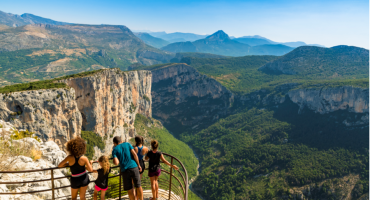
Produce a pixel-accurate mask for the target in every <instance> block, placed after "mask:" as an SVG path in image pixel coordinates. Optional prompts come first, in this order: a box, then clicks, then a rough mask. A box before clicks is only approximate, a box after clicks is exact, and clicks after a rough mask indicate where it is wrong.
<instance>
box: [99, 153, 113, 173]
mask: <svg viewBox="0 0 370 200" xmlns="http://www.w3.org/2000/svg"><path fill="white" fill-rule="evenodd" d="M98 161H99V162H101V163H102V167H103V170H104V174H107V173H109V169H110V164H109V159H108V156H100V158H99V160H98Z"/></svg>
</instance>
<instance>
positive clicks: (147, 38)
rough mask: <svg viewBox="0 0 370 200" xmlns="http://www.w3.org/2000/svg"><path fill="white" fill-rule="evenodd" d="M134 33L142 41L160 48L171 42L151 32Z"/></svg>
mask: <svg viewBox="0 0 370 200" xmlns="http://www.w3.org/2000/svg"><path fill="white" fill-rule="evenodd" d="M134 34H135V35H136V36H137V37H138V38H140V39H141V40H142V41H144V42H145V44H147V45H150V46H152V47H155V48H158V49H159V48H162V47H164V46H166V45H168V44H170V42H168V41H166V40H163V39H161V38H157V37H153V36H151V35H150V34H149V33H134Z"/></svg>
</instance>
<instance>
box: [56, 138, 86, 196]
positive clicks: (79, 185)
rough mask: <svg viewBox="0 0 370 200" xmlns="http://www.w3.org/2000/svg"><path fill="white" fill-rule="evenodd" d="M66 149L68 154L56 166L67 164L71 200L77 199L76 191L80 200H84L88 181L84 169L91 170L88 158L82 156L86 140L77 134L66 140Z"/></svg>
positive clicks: (65, 165) (84, 151)
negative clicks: (69, 171)
mask: <svg viewBox="0 0 370 200" xmlns="http://www.w3.org/2000/svg"><path fill="white" fill-rule="evenodd" d="M66 149H67V152H68V153H69V155H68V156H67V157H66V158H65V159H64V160H63V161H62V162H61V163H59V165H58V167H67V166H69V168H70V170H71V173H72V177H71V194H72V200H77V193H78V191H80V192H79V193H80V200H85V199H86V198H85V194H86V190H87V186H88V185H89V183H90V179H89V176H88V174H87V172H86V170H87V171H89V172H93V168H92V166H91V164H90V162H89V159H88V158H87V157H86V156H84V154H85V153H86V142H85V140H84V139H82V138H81V137H78V136H77V137H75V138H73V139H71V140H70V141H68V142H67V144H66Z"/></svg>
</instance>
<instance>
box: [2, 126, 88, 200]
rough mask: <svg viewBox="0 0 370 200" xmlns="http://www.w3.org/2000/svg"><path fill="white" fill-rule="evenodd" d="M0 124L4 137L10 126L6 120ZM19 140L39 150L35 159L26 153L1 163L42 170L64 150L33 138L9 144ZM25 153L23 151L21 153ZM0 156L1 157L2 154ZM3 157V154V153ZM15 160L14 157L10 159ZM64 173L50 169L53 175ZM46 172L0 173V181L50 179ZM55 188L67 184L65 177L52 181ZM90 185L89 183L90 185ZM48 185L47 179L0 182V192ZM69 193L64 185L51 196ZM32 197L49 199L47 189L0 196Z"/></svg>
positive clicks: (12, 198)
mask: <svg viewBox="0 0 370 200" xmlns="http://www.w3.org/2000/svg"><path fill="white" fill-rule="evenodd" d="M0 124H1V127H2V128H0V134H1V136H2V137H8V136H9V135H10V134H12V130H13V129H14V126H13V125H12V124H11V123H9V122H4V121H2V120H0ZM19 143H22V144H26V145H28V146H31V147H32V148H30V149H29V150H32V151H38V152H39V153H40V157H39V158H35V157H34V158H32V156H31V155H30V154H32V151H30V154H27V155H19V156H17V157H15V158H13V157H12V158H8V159H7V160H2V161H1V164H5V163H4V162H12V163H13V164H12V168H11V170H18V171H19V170H21V171H23V170H35V169H43V168H44V169H45V168H53V167H56V166H57V165H58V164H59V163H60V161H62V160H63V159H64V158H65V157H66V153H65V152H64V151H62V150H60V149H59V147H58V145H57V144H56V143H55V142H53V141H48V142H42V141H41V142H39V141H37V140H35V139H34V138H24V139H20V140H13V141H12V142H11V145H18V144H19ZM25 153H26V152H25ZM2 158H4V156H3V155H2ZM5 158H6V156H5ZM14 159H15V160H14ZM66 174H67V170H66V169H57V170H54V178H57V177H63V176H65V175H66ZM50 178H51V176H50V171H39V172H32V173H15V174H10V173H7V174H1V175H0V182H22V181H34V180H41V179H50ZM54 184H55V187H62V186H68V185H70V182H69V180H68V179H67V178H65V179H58V180H55V181H54ZM91 187H92V184H91V186H90V188H91ZM50 188H51V182H50V181H43V182H36V183H25V184H0V193H6V192H32V191H39V190H46V189H50ZM67 195H70V189H69V188H68V187H67V188H64V189H60V190H56V191H55V197H62V196H67ZM34 199H51V191H48V192H41V193H35V194H26V195H0V200H34Z"/></svg>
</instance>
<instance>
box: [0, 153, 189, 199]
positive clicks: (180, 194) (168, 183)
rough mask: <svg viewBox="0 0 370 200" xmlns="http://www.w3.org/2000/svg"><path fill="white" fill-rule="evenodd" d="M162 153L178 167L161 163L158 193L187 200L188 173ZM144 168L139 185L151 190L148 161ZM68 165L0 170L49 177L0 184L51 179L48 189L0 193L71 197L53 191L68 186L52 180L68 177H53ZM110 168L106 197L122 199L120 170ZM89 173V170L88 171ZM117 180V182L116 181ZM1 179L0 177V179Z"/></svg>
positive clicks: (124, 193) (57, 197)
mask: <svg viewBox="0 0 370 200" xmlns="http://www.w3.org/2000/svg"><path fill="white" fill-rule="evenodd" d="M163 155H164V156H165V157H166V158H169V159H166V160H168V161H170V163H171V164H175V165H177V166H178V167H179V170H173V169H172V168H170V167H168V166H167V165H164V164H162V165H161V172H162V173H161V176H159V178H158V185H159V189H161V192H160V194H161V195H162V196H164V198H165V199H169V200H170V199H175V200H187V199H188V188H189V187H188V173H187V171H186V169H185V167H184V165H183V164H182V162H181V161H180V160H179V159H177V158H176V157H174V156H172V155H170V154H167V153H163ZM145 165H146V166H147V167H146V170H145V172H144V174H143V178H142V179H141V186H142V187H143V190H151V186H150V180H149V177H148V176H147V174H146V171H147V169H148V163H147V162H145ZM65 168H69V167H63V168H58V167H55V168H48V169H36V170H24V171H0V174H1V175H3V174H14V173H24V174H27V173H32V172H46V173H47V172H48V171H50V178H46V179H40V180H31V181H21V182H0V184H7V185H11V184H18V185H19V184H35V183H40V182H44V181H51V188H50V189H43V190H38V191H26V192H0V195H26V194H35V193H43V192H50V191H51V198H49V199H51V200H56V199H71V196H70V195H67V196H56V195H55V191H57V190H61V189H65V188H69V187H70V185H64V186H60V187H56V186H55V183H54V181H56V180H60V179H70V178H71V175H64V176H60V177H54V171H55V170H60V169H65ZM111 168H112V169H118V172H117V173H116V174H113V175H111V176H109V177H108V179H109V180H108V182H109V188H108V190H107V191H106V199H124V196H125V195H127V192H126V191H123V184H122V180H121V179H122V177H121V170H120V166H119V165H118V166H113V167H111ZM89 173H91V172H89ZM117 179H119V180H118V183H116V182H117ZM0 181H1V179H0ZM94 182H95V180H94V181H91V183H90V184H92V183H94ZM93 192H94V189H91V190H88V191H87V192H86V199H92V197H93V195H92V194H93ZM98 199H100V195H98Z"/></svg>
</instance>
